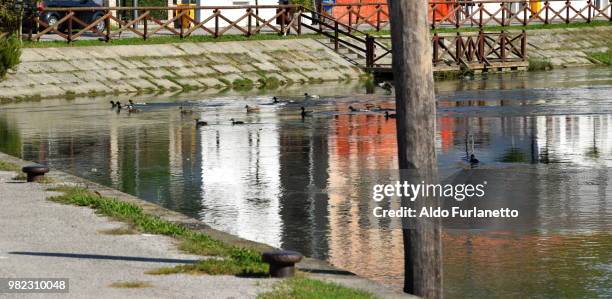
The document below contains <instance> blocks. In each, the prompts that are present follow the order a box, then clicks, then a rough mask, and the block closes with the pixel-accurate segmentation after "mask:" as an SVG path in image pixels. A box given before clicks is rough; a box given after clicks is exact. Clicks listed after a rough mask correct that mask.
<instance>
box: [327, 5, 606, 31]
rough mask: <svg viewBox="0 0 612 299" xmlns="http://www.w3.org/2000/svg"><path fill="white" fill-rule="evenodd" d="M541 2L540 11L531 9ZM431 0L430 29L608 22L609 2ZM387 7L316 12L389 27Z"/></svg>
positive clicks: (334, 7)
mask: <svg viewBox="0 0 612 299" xmlns="http://www.w3.org/2000/svg"><path fill="white" fill-rule="evenodd" d="M535 2H540V3H541V6H542V7H541V8H539V9H536V8H535V6H532V5H533V4H534V3H535ZM602 2H603V5H600V6H599V7H598V6H597V5H596V3H595V2H594V0H549V1H530V0H508V1H501V0H474V1H471V0H432V1H429V11H428V15H429V16H428V22H429V24H430V26H431V28H434V29H435V28H440V27H455V28H460V27H485V26H511V25H523V26H525V25H529V24H533V23H540V24H542V23H543V24H551V23H575V22H591V21H594V20H605V21H612V0H603V1H602ZM388 11H389V8H388V5H387V3H386V2H385V1H381V2H378V3H348V4H347V3H342V4H322V5H320V6H319V7H318V12H319V13H320V14H322V15H325V16H327V17H330V18H333V19H337V20H339V21H341V22H342V23H344V24H346V25H348V26H349V27H351V28H352V29H357V28H361V29H375V30H377V31H379V30H381V29H388V28H389V13H388Z"/></svg>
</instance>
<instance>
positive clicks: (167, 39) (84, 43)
mask: <svg viewBox="0 0 612 299" xmlns="http://www.w3.org/2000/svg"><path fill="white" fill-rule="evenodd" d="M317 37H322V35H319V34H302V35H287V36H281V35H278V34H272V33H265V34H263V33H262V34H255V35H252V36H250V37H249V36H245V35H237V34H236V35H222V36H220V37H217V38H215V37H213V36H212V35H193V36H188V37H185V38H183V39H181V38H180V37H178V36H154V37H150V38H148V39H147V40H144V39H142V38H140V37H129V38H119V39H113V40H110V41H109V42H108V43H107V42H104V41H100V40H76V41H73V42H72V43H70V44H68V43H67V42H66V41H41V42H35V41H24V42H23V47H24V48H50V47H53V48H55V47H89V46H107V45H114V46H120V45H154V44H174V43H190V42H191V43H194V42H195V43H201V42H230V41H253V40H278V39H300V38H317Z"/></svg>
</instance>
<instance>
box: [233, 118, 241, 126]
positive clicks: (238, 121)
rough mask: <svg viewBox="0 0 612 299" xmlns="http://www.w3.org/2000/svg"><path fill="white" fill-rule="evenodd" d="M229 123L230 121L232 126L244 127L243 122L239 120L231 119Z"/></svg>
mask: <svg viewBox="0 0 612 299" xmlns="http://www.w3.org/2000/svg"><path fill="white" fill-rule="evenodd" d="M230 121H232V125H244V122H243V121H240V120H235V119H233V118H232V119H230Z"/></svg>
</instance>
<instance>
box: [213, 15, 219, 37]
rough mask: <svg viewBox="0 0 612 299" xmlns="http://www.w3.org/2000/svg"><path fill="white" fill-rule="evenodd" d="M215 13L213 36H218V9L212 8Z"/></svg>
mask: <svg viewBox="0 0 612 299" xmlns="http://www.w3.org/2000/svg"><path fill="white" fill-rule="evenodd" d="M213 13H214V14H215V38H217V37H219V10H218V9H215V10H213Z"/></svg>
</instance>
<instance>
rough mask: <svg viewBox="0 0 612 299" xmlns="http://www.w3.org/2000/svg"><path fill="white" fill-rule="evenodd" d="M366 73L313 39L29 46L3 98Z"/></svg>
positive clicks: (262, 83)
mask: <svg viewBox="0 0 612 299" xmlns="http://www.w3.org/2000/svg"><path fill="white" fill-rule="evenodd" d="M362 75H363V72H362V71H361V70H360V69H359V68H357V67H355V66H353V65H352V64H350V63H349V62H348V61H346V60H345V59H343V58H342V57H341V56H340V55H338V54H337V53H335V52H334V51H332V50H330V49H328V48H327V47H325V46H323V45H322V44H320V43H319V42H318V41H316V40H313V39H292V40H266V41H246V42H244V41H242V42H219V43H210V42H209V43H177V44H154V45H130V46H95V47H62V48H28V49H24V50H23V54H22V56H21V63H20V64H19V66H18V67H17V69H16V70H14V71H11V72H10V73H9V74H8V76H7V78H6V79H5V80H4V81H0V98H4V99H23V98H36V97H45V98H46V97H60V96H65V95H98V94H112V93H146V92H159V91H179V90H194V89H198V90H200V89H201V90H207V92H212V93H214V92H218V91H221V90H224V89H227V88H238V89H240V88H253V87H259V88H266V87H270V88H276V87H278V86H282V85H291V84H309V83H318V82H326V81H347V80H355V79H359V78H360V77H361V76H362Z"/></svg>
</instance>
